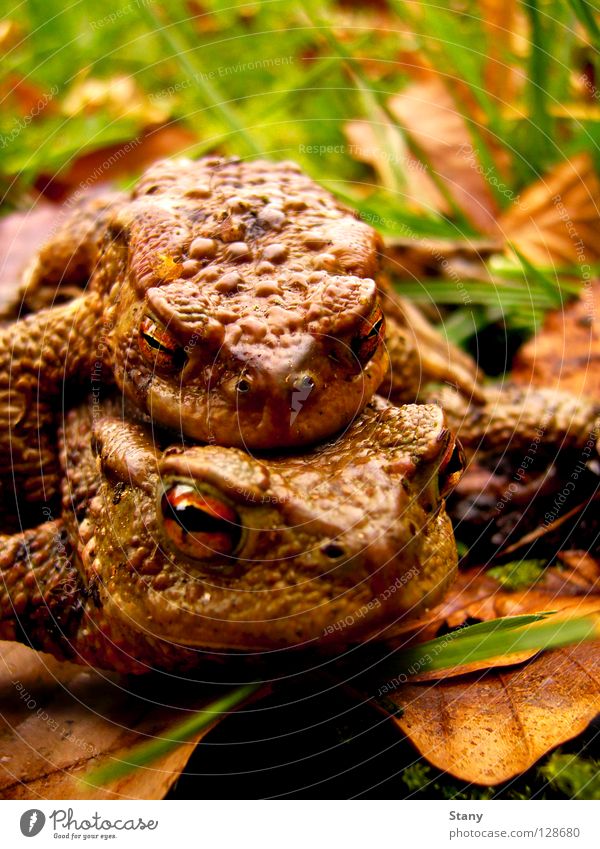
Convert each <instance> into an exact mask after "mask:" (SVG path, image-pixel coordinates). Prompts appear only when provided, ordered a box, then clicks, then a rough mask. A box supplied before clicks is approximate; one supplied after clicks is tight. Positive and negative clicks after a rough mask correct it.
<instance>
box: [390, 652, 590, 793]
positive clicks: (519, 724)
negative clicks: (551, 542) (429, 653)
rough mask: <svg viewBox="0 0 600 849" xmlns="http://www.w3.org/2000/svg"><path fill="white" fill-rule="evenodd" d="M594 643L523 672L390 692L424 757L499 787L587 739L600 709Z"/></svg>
mask: <svg viewBox="0 0 600 849" xmlns="http://www.w3.org/2000/svg"><path fill="white" fill-rule="evenodd" d="M598 648H599V646H598V644H597V643H586V644H582V645H580V646H574V647H569V648H564V649H556V650H554V651H550V652H545V653H543V654H541V655H539V656H538V657H535V658H534V659H533V660H530V661H528V662H527V663H525V664H524V665H522V666H520V667H518V668H512V667H511V668H508V669H497V670H493V671H489V672H484V673H479V674H470V675H465V676H461V677H459V678H453V679H449V680H446V681H438V682H436V683H435V684H433V685H432V684H425V683H423V684H406V685H404V686H402V687H400V688H399V689H398V690H396V691H394V692H392V693H388V694H387V699H390V700H391V701H392V702H393V703H394V704H395V705H396V706H397V707H398V708H400V710H401V711H402V713H401V714H400V715H396V716H394V717H393V721H394V722H396V723H397V725H398V726H399V727H400V728H401V730H402V731H403V732H404V734H406V736H407V737H408V738H409V739H410V740H411V742H412V743H413V744H414V745H415V746H416V748H417V749H418V750H419V752H420V753H421V754H422V755H423V756H424V757H425V758H427V760H428V761H429V762H430V763H432V764H433V765H434V766H436V767H437V768H438V769H441V770H444V771H446V772H449V773H451V774H452V775H454V776H456V777H457V778H459V779H461V780H462V781H469V782H475V783H477V784H486V785H490V784H499V783H500V782H502V781H507V780H508V779H509V778H512V777H513V776H515V775H518V774H519V773H522V772H524V771H525V770H527V769H529V767H531V766H532V765H533V764H534V763H535V762H536V761H537V760H539V758H541V757H542V755H544V754H545V753H546V752H548V751H550V750H551V749H553V748H555V747H556V746H558V745H560V744H561V743H564V742H565V741H566V740H570V739H572V738H573V737H576V736H577V735H578V734H580V733H581V732H582V731H583V730H584V729H585V728H586V727H587V726H588V724H589V723H590V722H591V721H592V720H593V719H594V718H595V717H596V716H597V714H598V712H600V652H599V651H598Z"/></svg>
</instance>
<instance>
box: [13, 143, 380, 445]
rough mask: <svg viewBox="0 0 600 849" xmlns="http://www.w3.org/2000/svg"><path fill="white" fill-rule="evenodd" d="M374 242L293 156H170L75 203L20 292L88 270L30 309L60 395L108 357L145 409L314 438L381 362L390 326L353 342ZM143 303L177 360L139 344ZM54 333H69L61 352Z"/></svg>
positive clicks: (199, 434)
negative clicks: (77, 291)
mask: <svg viewBox="0 0 600 849" xmlns="http://www.w3.org/2000/svg"><path fill="white" fill-rule="evenodd" d="M324 231H326V233H325V234H324ZM376 246H377V236H376V234H375V232H374V231H373V230H372V229H371V228H370V227H369V226H368V225H366V224H364V223H362V222H360V221H358V220H357V219H356V218H355V217H354V216H353V215H352V214H351V213H349V212H348V211H347V210H345V209H343V208H342V207H341V206H339V205H338V204H337V202H336V201H335V200H334V199H333V198H332V197H331V196H330V195H328V194H327V193H326V192H324V191H323V190H322V189H321V188H319V187H318V186H317V185H316V184H315V183H313V182H312V181H311V180H310V179H309V178H308V177H306V176H305V175H303V174H302V173H301V171H300V170H299V169H298V168H297V166H295V165H293V164H292V163H272V162H268V163H266V162H239V161H231V160H222V159H204V160H200V161H198V162H192V161H191V160H174V161H165V162H160V163H158V164H157V165H155V166H154V167H152V168H150V169H149V170H148V171H147V172H146V173H145V174H144V175H143V176H142V178H141V179H140V181H139V182H138V184H137V185H136V187H135V188H134V190H133V191H132V193H131V194H111V195H110V196H108V197H107V198H105V197H101V198H94V199H92V200H91V201H87V202H86V203H85V204H81V205H80V206H77V207H75V208H74V209H72V210H71V212H70V214H68V215H67V216H66V217H65V218H64V220H62V221H61V222H59V225H58V227H57V230H56V232H55V233H54V235H53V236H52V238H50V240H49V241H48V242H47V244H46V245H45V246H44V247H43V248H42V249H41V250H40V251H39V253H38V255H37V257H36V258H35V260H34V261H33V262H32V264H31V266H30V268H29V270H28V274H27V276H26V281H25V286H24V295H25V303H26V304H27V302H28V299H29V300H32V301H33V303H35V293H36V291H39V290H40V289H44V288H46V289H47V287H48V285H49V284H52V283H55V284H56V285H57V286H58V285H59V284H60V283H61V281H62V282H63V283H69V284H72V283H74V282H77V281H79V282H80V283H81V284H82V285H85V284H87V288H86V291H85V293H84V295H83V296H82V301H81V303H80V304H78V302H75V304H74V305H73V304H71V305H69V306H68V307H63V306H61V307H56V308H54V309H53V310H52V312H51V314H48V313H47V312H46V311H42V312H40V313H38V314H37V315H35V316H34V317H33V318H32V319H31V324H30V325H29V327H28V330H29V331H31V330H32V329H33V335H34V344H35V347H36V353H37V356H38V359H39V365H40V370H39V374H38V375H37V388H38V389H39V391H40V393H41V395H42V397H46V398H55V397H56V396H57V395H58V394H59V393H60V388H61V386H62V381H65V380H68V379H69V378H70V377H73V376H75V375H76V376H78V377H83V378H84V379H87V380H90V379H92V378H93V376H94V374H95V373H98V372H99V370H100V367H101V364H102V362H104V363H105V364H107V365H108V368H109V372H110V373H111V374H112V375H113V376H114V378H115V379H116V382H117V384H118V385H119V387H120V388H122V389H123V390H124V391H125V392H126V394H127V395H128V396H129V397H130V398H131V399H132V400H133V401H134V403H135V404H136V405H137V407H138V408H139V409H141V410H143V411H144V412H146V413H148V414H149V415H150V416H151V417H152V418H153V419H154V420H155V421H157V422H160V423H161V424H164V425H167V426H171V427H174V428H177V429H178V430H182V431H183V432H184V433H185V434H186V435H187V436H190V437H192V438H195V439H199V440H202V441H207V442H211V441H216V442H218V444H221V445H246V446H249V447H252V448H262V447H272V446H273V445H281V446H293V445H304V444H307V443H313V442H315V441H317V440H319V439H321V438H323V437H325V436H328V435H330V434H331V433H334V432H335V431H337V430H339V429H340V428H341V427H343V426H344V425H345V424H347V423H348V422H349V421H350V420H351V419H352V418H353V417H354V416H355V415H356V414H357V413H358V412H360V410H361V409H362V408H363V407H364V405H365V404H366V403H367V401H368V400H369V398H370V397H372V395H373V393H374V392H375V390H376V388H377V386H378V385H379V383H380V382H381V380H382V378H383V375H384V373H385V370H386V368H387V357H386V354H385V349H384V345H383V340H381V342H380V344H378V345H377V346H376V349H375V350H373V352H372V356H371V357H370V358H369V360H368V362H366V361H364V362H361V361H360V357H358V356H357V353H356V342H357V340H360V338H361V336H364V335H365V334H368V333H369V331H370V329H371V327H372V324H373V317H374V316H375V315H376V312H377V304H378V301H377V289H376V285H375V283H374V281H373V280H372V279H371V278H372V277H373V275H374V272H375V268H376V262H377V254H376ZM88 281H89V282H88ZM78 306H79V307H80V308H77V307H78ZM145 316H150V317H151V318H152V319H157V320H158V321H159V322H160V324H161V325H162V329H166V330H167V331H168V334H169V335H170V338H171V340H172V343H173V344H176V345H177V346H178V349H179V350H178V356H177V357H176V358H175V360H176V362H175V363H174V364H173V363H170V364H168V366H166V367H165V363H164V361H162V360H161V358H160V357H157V356H156V355H152V353H153V352H152V351H150V355H149V354H148V350H147V348H146V349H144V346H141V345H140V326H141V323H142V321H143V320H144V318H145ZM34 328H35V329H34ZM37 328H39V330H37ZM46 328H48V331H46ZM47 332H49V333H50V339H51V341H52V347H51V349H50V350H48V348H49V345H48V344H45V343H44V338H43V337H44V336H46V335H47ZM23 335H24V331H23V330H22V329H21V328H20V327H19V326H18V325H17V326H15V327H12V328H10V329H9V330H6V331H5V332H4V334H3V337H2V338H0V350H2V351H4V352H9V354H8V355H9V356H11V357H12V360H13V380H12V387H11V391H12V394H13V396H16V395H18V394H19V390H18V388H17V385H18V380H19V378H20V374H21V366H20V362H21V359H22V358H23V357H25V358H27V356H28V348H29V349H30V348H31V347H32V346H31V345H29V346H28V344H27V338H26V339H23ZM26 336H27V334H26ZM55 339H60V341H61V343H62V345H63V346H64V345H65V344H66V342H67V340H68V339H69V340H70V350H69V353H68V355H67V356H58V357H57V353H60V354H61V355H62V354H63V353H64V352H63V351H60V352H56V351H55V350H54V343H55ZM144 350H146V353H145V355H144ZM56 360H58V362H56V363H55V361H56ZM55 365H58V378H59V379H58V381H57V379H56V378H57V375H56V374H55V373H54V372H55V371H56V369H55V368H54V366H55ZM173 366H174V367H173ZM241 378H243V384H242V387H241V389H240V386H239V381H240V379H241ZM6 391H8V390H6ZM27 400H28V399H24V398H21V399H19V400H18V401H15V400H12V401H11V403H13V404H14V403H19V404H20V406H23V405H25V406H27ZM0 402H2V396H1V395H0ZM4 403H5V405H6V403H7V402H6V401H5V402H4ZM26 415H27V418H28V419H29V418H30V417H31V416H32V415H33V416H34V417H35V410H34V409H33V408H32V407H31V405H29V408H28V409H27V414H26ZM23 433H25V429H23Z"/></svg>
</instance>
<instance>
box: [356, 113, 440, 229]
mask: <svg viewBox="0 0 600 849" xmlns="http://www.w3.org/2000/svg"><path fill="white" fill-rule="evenodd" d="M344 132H345V134H346V137H347V139H348V141H349V142H350V144H349V146H348V152H349V154H350V156H352V157H353V158H354V159H357V160H358V161H359V162H365V163H366V164H367V165H370V166H371V167H372V168H373V170H374V171H375V174H376V175H377V179H378V181H379V183H380V184H381V185H382V186H384V187H385V188H388V189H391V190H393V191H397V180H396V178H395V176H394V171H395V170H400V171H401V173H402V176H403V177H404V179H405V181H406V186H405V188H404V190H403V191H402V194H403V199H404V200H405V202H407V203H408V204H409V205H413V206H416V207H419V208H420V209H423V208H424V209H429V210H431V209H435V210H437V211H438V212H444V213H447V212H449V211H450V208H449V206H448V203H447V202H446V201H445V199H444V196H443V195H442V193H441V192H440V190H439V189H438V188H437V186H436V185H435V183H434V181H433V180H432V179H431V177H430V176H429V174H428V173H427V169H426V168H425V166H424V165H423V163H421V162H419V160H418V159H417V157H416V156H413V154H412V153H411V152H410V150H409V149H408V147H407V145H406V143H405V142H404V140H403V138H402V135H401V134H400V133H399V132H398V130H397V129H395V128H394V127H393V126H392V125H391V124H390V123H387V124H377V125H374V124H371V123H370V122H368V121H349V122H347V123H346V124H345V125H344Z"/></svg>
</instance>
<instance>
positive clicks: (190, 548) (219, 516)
mask: <svg viewBox="0 0 600 849" xmlns="http://www.w3.org/2000/svg"><path fill="white" fill-rule="evenodd" d="M160 510H161V518H162V525H163V528H164V532H165V535H166V537H167V539H168V541H169V543H170V544H171V545H172V546H173V547H174V548H176V549H177V550H178V551H180V552H182V553H183V554H185V555H186V556H187V557H190V558H191V559H193V560H216V559H218V558H220V557H223V556H225V557H232V556H234V555H235V554H236V552H237V551H238V550H239V548H240V543H241V542H242V539H243V528H242V525H241V522H240V517H239V515H238V513H237V511H236V510H235V509H234V508H233V507H232V506H231V505H230V504H228V503H227V502H225V501H222V500H221V498H220V497H219V496H218V495H217V494H216V493H214V492H212V491H208V490H207V491H203V490H201V489H198V488H197V487H196V486H194V485H193V484H190V483H181V482H180V483H172V484H170V485H168V486H167V487H166V488H165V491H164V493H163V495H162V497H161V500H160Z"/></svg>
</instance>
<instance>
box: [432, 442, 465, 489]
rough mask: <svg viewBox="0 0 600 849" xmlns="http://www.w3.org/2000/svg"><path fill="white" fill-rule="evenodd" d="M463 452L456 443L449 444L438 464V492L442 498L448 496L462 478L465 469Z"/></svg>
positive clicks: (460, 446)
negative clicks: (446, 451)
mask: <svg viewBox="0 0 600 849" xmlns="http://www.w3.org/2000/svg"><path fill="white" fill-rule="evenodd" d="M465 463H466V459H465V452H464V451H463V447H462V445H461V444H460V442H459V441H458V439H457V440H456V442H453V443H451V444H450V447H449V450H448V453H447V454H446V456H445V457H444V459H443V460H442V462H441V463H440V467H439V470H438V475H439V492H440V495H441V496H442V497H445V496H446V495H449V493H450V492H452V490H453V489H454V487H455V486H456V484H457V483H458V482H459V480H460V479H461V477H462V473H463V471H464V469H465Z"/></svg>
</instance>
